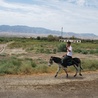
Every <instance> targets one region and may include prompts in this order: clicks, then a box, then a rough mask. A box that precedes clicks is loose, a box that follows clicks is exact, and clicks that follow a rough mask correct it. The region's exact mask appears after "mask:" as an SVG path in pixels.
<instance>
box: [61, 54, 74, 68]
mask: <svg viewBox="0 0 98 98" xmlns="http://www.w3.org/2000/svg"><path fill="white" fill-rule="evenodd" d="M71 61H72V57H71V56H67V55H66V56H65V57H64V58H63V59H62V65H64V66H65V67H67V64H68V62H71Z"/></svg>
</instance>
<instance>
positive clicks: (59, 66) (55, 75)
mask: <svg viewBox="0 0 98 98" xmlns="http://www.w3.org/2000/svg"><path fill="white" fill-rule="evenodd" d="M60 69H61V67H60V66H59V67H58V70H57V72H56V74H55V78H56V77H57V75H58V73H59V71H60Z"/></svg>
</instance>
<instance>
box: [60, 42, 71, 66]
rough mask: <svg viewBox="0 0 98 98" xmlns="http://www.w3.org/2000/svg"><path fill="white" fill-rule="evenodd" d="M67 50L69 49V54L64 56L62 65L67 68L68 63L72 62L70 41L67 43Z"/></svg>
mask: <svg viewBox="0 0 98 98" xmlns="http://www.w3.org/2000/svg"><path fill="white" fill-rule="evenodd" d="M66 49H67V54H65V55H63V58H62V65H64V66H65V67H67V63H68V62H70V61H71V60H72V46H71V42H69V41H68V42H67V45H66Z"/></svg>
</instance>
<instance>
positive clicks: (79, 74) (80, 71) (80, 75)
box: [79, 63, 82, 76]
mask: <svg viewBox="0 0 98 98" xmlns="http://www.w3.org/2000/svg"><path fill="white" fill-rule="evenodd" d="M81 69H82V67H81V63H80V64H79V75H80V76H82V74H81Z"/></svg>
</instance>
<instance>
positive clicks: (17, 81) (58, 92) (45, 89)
mask: <svg viewBox="0 0 98 98" xmlns="http://www.w3.org/2000/svg"><path fill="white" fill-rule="evenodd" d="M0 98H98V72H88V73H85V72H83V76H82V77H80V76H77V77H76V78H74V77H73V73H69V78H66V77H65V74H59V76H58V77H57V78H54V77H53V74H43V75H22V76H19V75H18V76H0Z"/></svg>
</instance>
